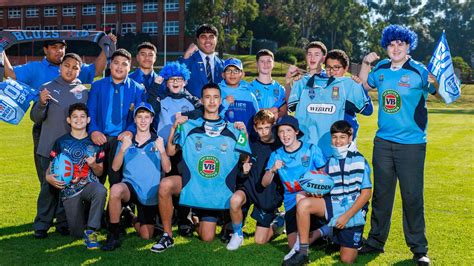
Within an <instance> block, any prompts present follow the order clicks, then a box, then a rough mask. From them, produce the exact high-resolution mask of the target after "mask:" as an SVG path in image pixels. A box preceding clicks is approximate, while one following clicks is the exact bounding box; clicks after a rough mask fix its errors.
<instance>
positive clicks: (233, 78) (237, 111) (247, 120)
mask: <svg viewBox="0 0 474 266" xmlns="http://www.w3.org/2000/svg"><path fill="white" fill-rule="evenodd" d="M244 75H245V73H244V69H243V66H242V62H241V61H240V60H239V59H237V58H229V59H227V60H225V61H224V72H222V77H223V78H224V80H223V81H222V82H221V83H220V84H219V87H220V88H221V89H222V98H223V99H225V100H224V101H222V106H223V107H224V111H225V116H224V119H225V120H226V121H228V122H232V123H234V122H237V121H240V122H243V123H244V124H245V127H246V128H249V129H251V128H252V127H253V121H252V119H253V116H254V115H255V114H256V113H257V112H258V110H259V107H258V102H257V98H256V97H255V94H253V92H252V91H251V90H250V86H249V83H247V82H246V81H245V80H242V79H243V77H244Z"/></svg>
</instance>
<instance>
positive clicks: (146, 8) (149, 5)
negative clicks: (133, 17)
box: [143, 0, 158, 13]
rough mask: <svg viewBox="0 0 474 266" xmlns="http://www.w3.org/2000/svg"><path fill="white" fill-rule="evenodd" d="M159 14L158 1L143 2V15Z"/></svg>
mask: <svg viewBox="0 0 474 266" xmlns="http://www.w3.org/2000/svg"><path fill="white" fill-rule="evenodd" d="M151 12H158V1H156V0H145V1H144V2H143V13H151Z"/></svg>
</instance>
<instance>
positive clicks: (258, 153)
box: [243, 140, 283, 212]
mask: <svg viewBox="0 0 474 266" xmlns="http://www.w3.org/2000/svg"><path fill="white" fill-rule="evenodd" d="M280 147H281V142H280V141H278V140H277V141H275V142H272V143H264V142H262V141H260V140H255V141H251V142H250V148H251V150H252V156H251V161H250V162H251V163H252V168H250V172H249V174H248V176H247V178H246V179H245V180H244V182H243V186H244V189H245V191H246V192H247V194H248V196H249V198H250V199H249V200H250V201H251V202H253V203H254V204H255V205H257V206H258V207H259V208H261V209H263V210H266V211H269V212H271V211H273V210H274V209H275V208H278V207H279V206H280V205H281V201H282V200H283V195H282V194H281V193H280V191H279V190H278V187H279V184H278V182H279V177H278V174H276V175H275V176H274V177H273V182H272V183H271V184H270V185H268V186H267V187H263V186H262V177H263V175H264V174H265V168H266V166H267V163H268V160H269V159H270V155H271V154H272V152H274V151H275V150H277V149H278V148H280Z"/></svg>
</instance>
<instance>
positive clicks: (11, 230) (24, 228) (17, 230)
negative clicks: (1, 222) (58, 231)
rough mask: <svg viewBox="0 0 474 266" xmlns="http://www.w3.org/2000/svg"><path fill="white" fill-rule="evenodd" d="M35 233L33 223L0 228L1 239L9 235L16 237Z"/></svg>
mask: <svg viewBox="0 0 474 266" xmlns="http://www.w3.org/2000/svg"><path fill="white" fill-rule="evenodd" d="M29 231H33V223H27V224H21V225H15V226H8V227H2V228H0V239H1V238H5V237H8V235H16V234H21V233H27V232H29Z"/></svg>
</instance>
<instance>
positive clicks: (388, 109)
mask: <svg viewBox="0 0 474 266" xmlns="http://www.w3.org/2000/svg"><path fill="white" fill-rule="evenodd" d="M390 65H391V62H390V60H389V59H384V60H382V61H380V62H379V63H378V64H377V65H376V66H375V67H374V69H373V70H372V71H371V72H370V73H369V77H368V80H367V83H368V85H369V86H370V87H372V88H377V90H378V100H379V105H380V107H379V114H378V115H379V119H378V127H379V129H378V130H377V133H376V136H377V137H379V138H382V139H385V140H389V141H393V142H396V143H401V144H420V143H426V128H427V126H428V110H427V109H426V99H427V98H428V92H429V93H432V94H435V93H436V90H435V88H434V86H430V83H429V82H428V70H427V69H426V67H425V66H424V65H423V64H421V63H419V62H417V61H415V60H413V59H411V58H410V59H408V61H406V62H405V64H404V65H403V66H402V68H400V69H398V70H392V69H391V68H390Z"/></svg>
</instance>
